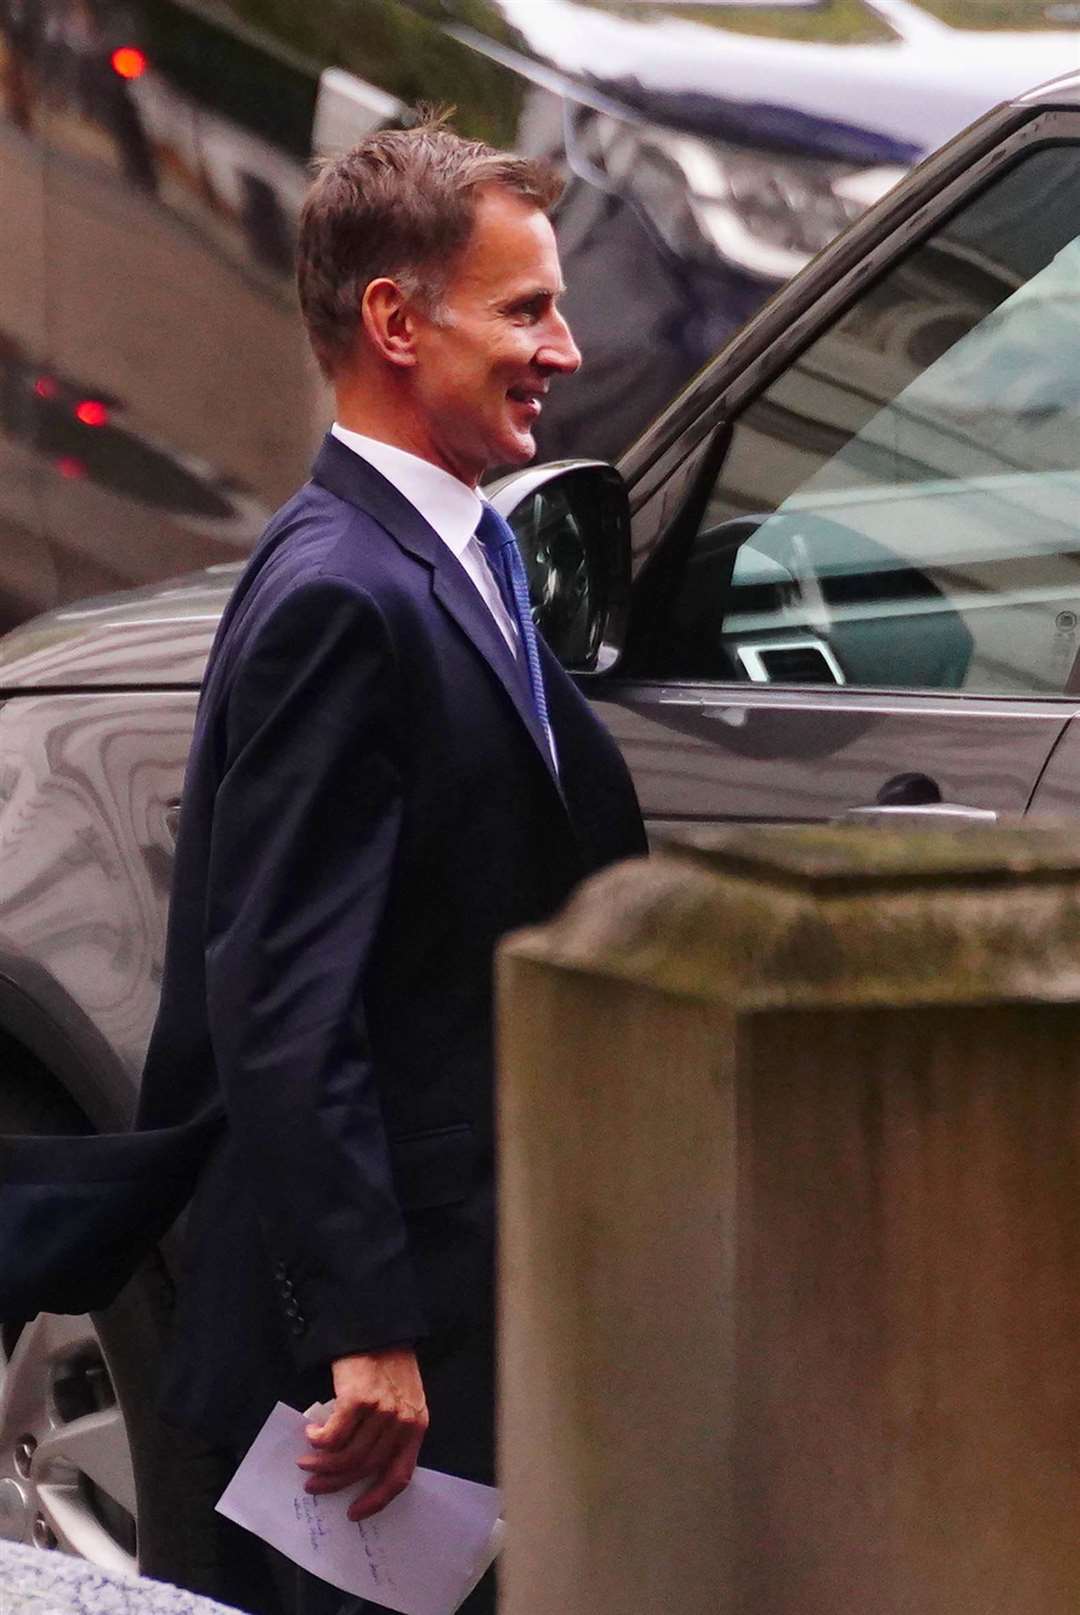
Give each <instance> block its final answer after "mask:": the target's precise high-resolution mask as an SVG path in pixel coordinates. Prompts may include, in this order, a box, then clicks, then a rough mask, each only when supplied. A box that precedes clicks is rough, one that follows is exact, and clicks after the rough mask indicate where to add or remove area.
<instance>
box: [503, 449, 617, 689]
mask: <svg viewBox="0 0 1080 1615" xmlns="http://www.w3.org/2000/svg"><path fill="white" fill-rule="evenodd" d="M485 493H486V494H487V497H488V498H489V499H490V501H491V503H492V504H493V505H494V506H495V508H496V510H497V511H498V512H499V514H500V515H501V516H504V517H505V518H506V520H507V521H508V522H509V523H510V526H511V527H512V528H513V530H514V536H515V537H516V539H517V541H518V548H519V549H520V551H521V558H522V560H523V561H524V563H525V570H526V572H527V574H528V578H529V595H530V599H531V601H532V608H533V617H534V618H535V621H536V626H537V627H538V628H539V630H540V632H541V633H542V634H543V636H544V638H545V639H546V640H547V642H548V644H549V645H550V646H551V649H552V650H553V651H554V652H555V655H556V656H557V657H558V658H559V660H560V662H562V664H563V666H564V667H565V668H566V669H567V670H568V671H569V672H571V673H604V672H607V671H608V669H609V668H611V667H613V666H614V665H615V663H616V661H617V660H618V658H619V654H620V652H621V650H622V642H623V635H624V633H625V629H626V619H627V614H628V612H629V607H630V503H629V499H628V498H627V493H626V485H625V483H624V482H623V480H622V478H621V477H620V475H619V473H618V472H617V471H616V470H615V468H614V466H610V465H605V464H604V463H603V462H602V461H599V460H563V461H561V462H558V463H556V464H554V465H543V466H536V467H535V468H533V469H531V470H528V471H518V472H515V473H514V474H513V475H512V476H510V477H506V478H504V479H503V480H502V481H501V482H498V483H496V484H495V485H494V486H493V487H491V488H487V489H485Z"/></svg>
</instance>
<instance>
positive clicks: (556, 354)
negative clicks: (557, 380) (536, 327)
mask: <svg viewBox="0 0 1080 1615" xmlns="http://www.w3.org/2000/svg"><path fill="white" fill-rule="evenodd" d="M536 363H537V364H538V365H540V366H542V367H543V369H545V370H554V371H557V372H558V374H559V375H563V376H572V375H573V374H574V371H575V370H577V369H578V368H579V367H580V365H581V353H580V351H579V350H578V345H577V343H576V342H575V341H574V339H573V337H572V336H571V334H570V327H569V326H568V325H567V323H566V321H565V319H564V318H563V316H562V315H561V314H560V312H559V310H558V309H557V308H555V309H552V311H551V316H550V318H549V320H548V322H547V330H546V331H545V332H544V340H543V342H542V343H541V344H540V347H539V348H538V349H537V353H536Z"/></svg>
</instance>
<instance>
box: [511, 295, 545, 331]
mask: <svg viewBox="0 0 1080 1615" xmlns="http://www.w3.org/2000/svg"><path fill="white" fill-rule="evenodd" d="M548 302H549V299H548V298H547V297H546V296H541V297H529V298H527V299H526V300H525V301H524V302H522V303H515V304H514V305H513V307H512V308H511V310H510V317H511V319H513V320H515V321H516V322H517V323H518V324H519V325H532V324H534V323H535V322H536V321H537V320H539V319H541V318H542V317H543V314H544V311H545V309H546V308H547V305H548Z"/></svg>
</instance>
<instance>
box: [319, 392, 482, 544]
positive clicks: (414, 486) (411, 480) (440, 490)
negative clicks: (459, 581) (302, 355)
mask: <svg viewBox="0 0 1080 1615" xmlns="http://www.w3.org/2000/svg"><path fill="white" fill-rule="evenodd" d="M330 431H331V433H332V435H333V436H334V437H336V438H337V439H338V441H339V442H340V443H344V445H345V447H346V448H348V449H352V451H353V453H354V454H358V455H359V456H360V458H361V459H362V460H366V461H367V462H368V464H369V465H373V466H374V467H375V469H376V471H378V472H379V473H380V474H381V475H382V476H384V477H385V478H386V480H387V482H391V483H393V485H394V487H395V488H396V489H397V490H398V492H399V493H401V494H404V495H405V498H406V499H407V500H408V501H409V503H410V504H411V505H412V506H414V508H415V509H416V510H418V511H419V512H420V514H421V516H423V518H424V520H425V521H426V522H427V524H428V526H429V527H433V528H434V529H435V531H436V532H437V533H438V535H439V537H440V538H441V539H442V541H443V543H444V544H445V545H446V547H447V548H448V549H449V550H451V551H452V552H453V554H454V555H455V556H456V557H457V559H458V560H460V559H461V556H462V553H463V551H464V549H465V546H466V545H467V544H468V542H469V540H470V538H471V537H472V536H473V534H474V533H475V532H476V528H477V524H478V522H479V520H480V517H481V515H482V514H483V509H484V502H483V500H482V499H481V498H480V495H479V494H478V493H475V492H474V491H473V489H472V488H468V487H466V485H465V483H463V482H459V481H458V479H457V477H452V476H451V475H450V473H449V471H444V470H443V468H442V466H440V465H433V464H432V463H431V461H430V460H422V459H421V458H420V456H419V455H418V454H410V453H408V451H407V450H406V449H399V448H397V447H395V445H394V444H392V443H380V442H379V440H378V439H377V438H374V437H365V436H364V435H363V434H362V433H360V432H350V431H349V430H348V428H347V427H344V426H339V424H338V422H337V421H335V422H334V424H333V426H331V428H330Z"/></svg>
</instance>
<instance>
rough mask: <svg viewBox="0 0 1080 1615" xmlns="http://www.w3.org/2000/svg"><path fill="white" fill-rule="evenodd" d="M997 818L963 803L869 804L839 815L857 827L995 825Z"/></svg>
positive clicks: (990, 812)
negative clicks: (871, 825)
mask: <svg viewBox="0 0 1080 1615" xmlns="http://www.w3.org/2000/svg"><path fill="white" fill-rule="evenodd" d="M997 817H998V816H997V814H996V813H995V812H994V810H993V808H980V807H971V806H969V805H968V804H967V803H966V802H918V803H916V802H910V803H903V804H901V805H899V806H895V807H889V806H887V805H885V804H884V803H881V802H872V803H870V804H869V806H867V807H853V808H848V809H847V810H846V811H845V812H844V813H842V814H841V818H843V819H854V820H855V821H856V822H857V823H860V824H874V823H881V824H902V823H904V822H905V821H906V822H907V823H909V824H926V825H948V824H956V825H960V824H996V823H997Z"/></svg>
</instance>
